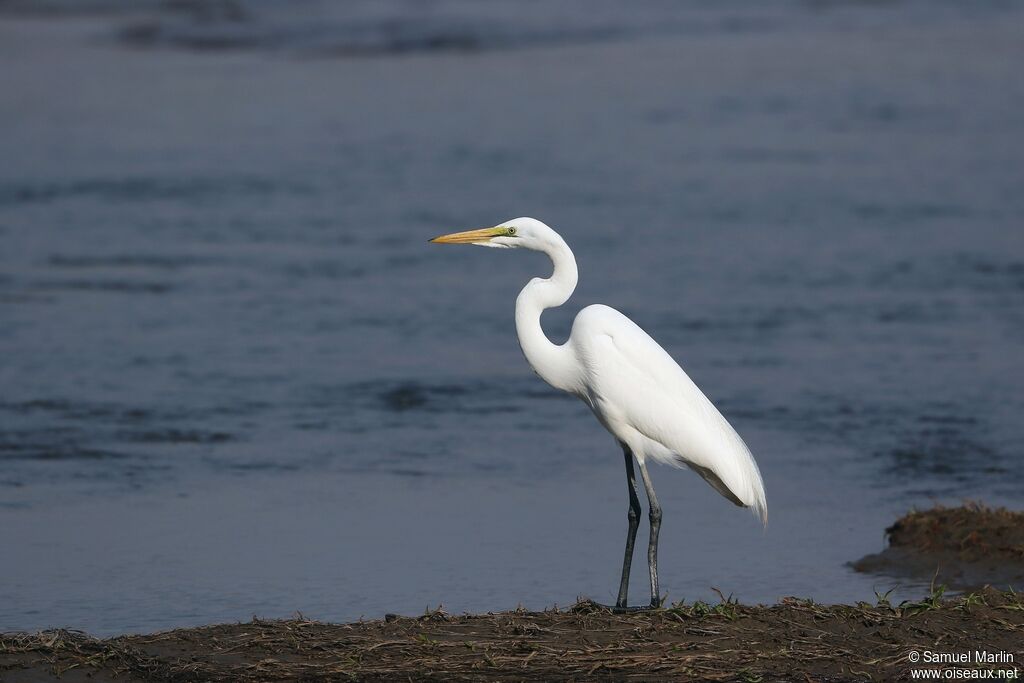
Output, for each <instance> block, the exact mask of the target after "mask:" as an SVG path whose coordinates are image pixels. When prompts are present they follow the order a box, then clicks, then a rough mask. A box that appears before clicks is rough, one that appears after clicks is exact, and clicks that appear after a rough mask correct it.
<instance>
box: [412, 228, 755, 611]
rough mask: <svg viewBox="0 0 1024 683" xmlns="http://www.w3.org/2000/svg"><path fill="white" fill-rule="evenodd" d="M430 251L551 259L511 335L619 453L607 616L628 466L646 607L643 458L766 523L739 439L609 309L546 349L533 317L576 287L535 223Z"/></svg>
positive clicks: (519, 302) (657, 516)
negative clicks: (528, 252) (622, 478)
mask: <svg viewBox="0 0 1024 683" xmlns="http://www.w3.org/2000/svg"><path fill="white" fill-rule="evenodd" d="M431 242H434V243H437V244H475V245H479V246H483V247H500V248H506V249H516V248H520V249H532V250H533V251H540V252H543V253H545V254H547V255H548V257H550V258H551V262H552V264H553V265H554V271H553V273H552V274H551V277H549V278H547V279H542V278H533V279H532V280H530V282H529V283H528V284H527V285H526V287H524V288H523V291H522V292H520V293H519V298H518V299H516V331H517V333H518V335H519V345H520V346H521V347H522V349H523V354H524V355H525V356H526V360H527V362H529V364H530V366H531V367H533V370H534V371H535V372H536V373H537V374H538V375H540V377H541V378H542V379H543V380H544V381H545V382H547V383H548V384H550V385H551V386H553V387H555V388H556V389H561V390H562V391H566V392H569V393H570V394H573V395H575V396H578V397H579V398H580V399H582V400H583V402H584V403H586V404H587V405H588V406H589V407H590V409H591V410H592V411H593V412H594V415H596V416H597V419H598V421H599V422H600V423H601V424H602V425H604V427H605V429H607V430H608V431H609V432H611V433H612V435H613V436H614V437H615V438H616V439H617V440H618V442H619V444H620V445H621V446H622V451H623V455H624V458H625V461H626V479H627V483H628V489H629V512H628V517H629V531H628V534H627V536H626V553H625V557H624V559H623V562H622V580H621V582H620V583H619V595H618V599H617V600H616V601H615V607H616V609H618V610H625V609H627V604H626V593H627V590H628V587H629V569H630V564H631V563H632V558H633V543H634V541H635V539H636V531H637V527H638V526H639V521H640V501H639V499H638V497H637V486H636V476H635V474H634V470H633V459H634V458H635V459H636V462H637V465H639V467H640V476H641V477H642V478H643V483H644V489H645V490H646V492H647V501H648V503H649V512H650V514H649V518H650V526H651V535H650V542H649V543H648V546H647V563H648V568H649V570H650V577H651V607H658V606H660V605H661V602H662V599H661V594H660V593H659V590H658V531H659V530H660V527H661V507H660V506H659V505H658V499H657V497H656V496H655V494H654V487H653V485H652V484H651V477H650V475H649V474H648V472H647V460H648V459H650V460H654V461H656V462H661V463H666V464H669V465H674V466H676V467H689V468H690V469H692V470H693V471H695V472H696V473H697V474H699V475H700V476H701V477H703V478H704V480H705V481H706V482H707V483H709V484H710V485H711V486H712V487H714V489H715V490H716V491H718V492H719V493H720V494H722V495H723V496H725V497H726V498H727V499H729V500H730V501H732V502H733V503H735V504H736V505H739V506H743V507H749V508H752V509H753V511H754V514H755V515H756V516H758V517H759V518H760V520H761V522H762V523H767V514H768V508H767V503H766V501H765V493H764V484H763V483H762V481H761V473H760V472H759V471H758V468H757V463H756V462H754V457H753V456H752V455H751V453H750V450H749V449H748V448H747V446H746V444H744V443H743V439H741V438H740V436H739V434H737V433H736V431H735V430H734V429H733V428H732V426H730V425H729V423H728V422H727V421H726V420H725V418H724V417H722V414H721V413H719V412H718V410H717V409H716V408H715V406H714V405H712V403H711V401H709V400H708V399H707V397H706V396H704V394H703V393H702V392H701V390H700V389H698V388H697V385H695V384H694V383H693V381H692V380H691V379H690V378H689V376H688V375H687V374H686V373H685V372H684V371H683V369H682V368H681V367H679V365H678V364H676V362H675V361H674V360H673V359H672V357H671V356H670V355H669V354H668V353H667V352H666V351H665V350H664V349H663V348H661V346H659V345H658V343H657V342H656V341H654V340H653V339H651V337H650V336H648V335H647V333H646V332H644V331H643V330H642V329H640V327H639V326H637V324H636V323H634V322H633V321H632V320H630V319H629V318H627V317H626V316H624V315H623V314H622V313H619V312H618V311H616V310H615V309H614V308H609V307H608V306H604V305H601V304H595V305H592V306H587V307H586V308H584V309H583V310H582V311H580V312H579V314H577V316H576V320H575V321H574V322H573V325H572V333H571V334H570V336H569V339H568V341H566V342H565V343H564V344H561V345H559V344H555V343H553V342H551V341H550V340H549V339H548V338H547V336H545V334H544V331H543V329H542V328H541V324H540V316H541V313H542V312H543V311H544V309H546V308H552V307H554V306H561V305H562V304H564V303H565V302H566V301H567V300H568V299H569V297H570V296H571V295H572V292H573V290H574V289H575V288H576V282H577V270H576V259H575V258H574V257H573V254H572V251H571V250H570V249H569V246H568V245H567V244H566V243H565V240H563V239H562V237H561V236H560V235H559V234H558V233H557V232H555V231H554V230H552V229H551V228H549V227H548V226H547V225H545V224H544V223H541V222H540V221H538V220H536V219H533V218H516V219H515V220H511V221H506V222H505V223H502V224H501V225H498V226H496V227H493V228H484V229H481V230H469V231H466V232H457V233H452V234H450V235H442V236H441V237H436V238H434V239H433V240H431Z"/></svg>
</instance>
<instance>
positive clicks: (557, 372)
mask: <svg viewBox="0 0 1024 683" xmlns="http://www.w3.org/2000/svg"><path fill="white" fill-rule="evenodd" d="M544 253H546V254H547V255H548V257H549V258H550V259H551V263H552V264H553V265H554V272H552V273H551V277H549V278H548V279H546V280H545V279H541V278H534V279H532V280H530V282H529V283H527V285H526V286H525V287H523V291H521V292H519V297H518V298H517V299H516V332H517V333H518V335H519V345H520V346H521V347H522V349H523V354H525V355H526V360H527V362H528V363H529V364H530V366H531V367H533V369H534V371H535V372H536V373H537V374H538V375H540V377H541V379H543V380H544V381H545V382H547V383H548V384H550V385H551V386H553V387H555V388H556V389H562V390H563V391H569V392H572V391H574V390H575V387H576V385H577V383H578V381H577V380H578V378H577V376H576V372H575V367H576V364H575V361H574V359H573V358H572V351H571V349H569V348H567V345H565V344H562V345H558V344H554V343H552V342H551V340H550V339H548V338H547V336H546V335H545V334H544V330H543V329H542V328H541V326H540V314H541V313H543V312H544V309H547V308H552V307H554V306H561V305H562V304H564V303H565V302H566V301H568V300H569V297H570V296H572V292H573V290H574V289H576V282H577V281H578V279H579V273H578V272H577V270H576V259H575V258H574V257H573V255H572V250H570V249H569V245H567V244H566V243H565V242H564V241H562V240H561V239H559V240H558V242H557V243H556V244H554V245H552V246H551V247H549V248H547V249H545V250H544Z"/></svg>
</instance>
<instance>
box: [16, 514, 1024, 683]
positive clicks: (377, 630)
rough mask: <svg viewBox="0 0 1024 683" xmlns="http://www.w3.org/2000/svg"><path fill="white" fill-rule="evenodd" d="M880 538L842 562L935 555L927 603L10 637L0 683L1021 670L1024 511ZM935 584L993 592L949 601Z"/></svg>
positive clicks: (582, 606)
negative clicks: (988, 657)
mask: <svg viewBox="0 0 1024 683" xmlns="http://www.w3.org/2000/svg"><path fill="white" fill-rule="evenodd" d="M887 534H888V537H889V548H888V549H886V550H885V551H883V552H882V553H879V554H877V555H871V556H868V557H867V558H864V559H862V560H860V561H858V562H857V563H854V564H853V566H854V567H855V568H856V569H857V570H859V571H874V570H876V569H878V570H881V571H883V572H884V573H889V574H891V573H900V572H903V573H905V574H915V573H918V572H921V571H924V570H927V571H928V572H932V573H933V572H934V571H935V570H934V567H935V566H936V565H935V563H936V562H937V561H938V562H939V567H940V571H939V572H938V574H935V575H934V576H935V578H936V582H935V583H933V588H932V591H931V594H929V595H926V596H923V597H922V598H920V599H918V600H910V601H903V602H900V603H899V604H894V603H893V602H891V601H890V600H889V599H888V597H887V596H886V595H879V596H876V599H874V600H873V601H872V602H870V603H869V602H860V603H857V604H854V605H823V604H819V603H815V602H813V601H811V600H804V599H799V598H786V599H783V600H782V601H781V602H779V603H777V604H774V605H769V606H765V605H758V606H749V605H741V604H739V603H737V602H735V601H733V600H731V599H729V598H726V597H724V596H723V598H722V599H721V600H720V601H719V602H717V603H715V604H710V603H705V602H695V603H686V602H681V603H677V604H674V605H671V606H667V607H665V608H663V609H659V610H655V611H644V612H635V613H629V614H614V613H612V612H611V611H609V610H608V609H606V608H604V607H601V606H599V605H596V604H595V603H593V602H590V601H586V600H583V601H580V602H578V603H577V604H575V605H574V606H572V607H570V608H568V609H565V610H557V609H551V610H546V611H543V612H528V611H526V610H517V611H513V612H502V613H492V614H482V615H461V616H457V615H451V614H447V613H445V612H444V611H443V610H440V609H438V610H436V611H432V612H428V613H426V614H423V615H422V616H418V617H406V616H398V615H387V616H386V618H384V619H381V620H375V621H360V622H358V623H351V624H327V623H321V622H316V621H309V620H304V619H291V620H280V621H278V620H272V621H267V620H254V621H252V622H250V623H244V624H227V625H217V626H204V627H198V628H184V629H177V630H173V631H167V632H163V633H156V634H149V635H129V636H121V637H117V638H109V639H97V638H93V637H90V636H88V635H87V634H84V633H82V632H79V631H71V630H52V631H43V632H40V633H35V634H26V633H10V634H3V635H0V680H4V681H6V680H12V681H24V682H28V683H32V682H36V681H54V680H60V681H72V682H75V681H96V682H103V681H175V682H178V681H214V682H216V681H243V682H245V681H328V680H331V681H333V680H359V681H390V680H429V681H453V680H455V681H475V680H504V681H550V680H644V681H650V680H673V681H678V680H712V681H746V682H752V681H776V680H795V681H863V680H909V679H910V676H911V670H912V669H915V668H917V669H920V668H941V667H942V666H946V667H948V666H950V665H949V664H945V665H935V664H928V665H924V664H923V663H921V662H918V663H916V664H915V663H914V662H913V660H912V658H913V656H914V654H913V653H923V652H937V653H964V652H968V653H970V652H975V651H978V650H984V651H986V652H990V653H1003V655H1005V656H1008V657H1009V660H1007V659H1005V658H1004V659H1003V660H1002V661H1000V662H997V663H979V662H973V663H971V664H969V665H966V664H961V665H957V666H958V667H959V668H971V669H989V670H996V669H999V670H1012V671H1014V672H1016V676H1017V677H1018V678H1019V677H1022V676H1024V669H1022V668H1021V667H1022V665H1024V593H1020V592H1016V591H1015V590H1014V588H1013V587H1014V586H1016V587H1017V588H1020V587H1021V585H1022V582H1021V581H1020V576H1021V574H1024V571H1022V564H1024V514H1021V513H1017V512H1010V511H1006V510H993V509H990V508H986V507H984V506H982V505H966V506H963V507H959V508H941V507H939V508H935V509H933V510H927V511H913V512H911V513H909V514H908V515H906V516H904V517H903V518H901V519H900V520H898V521H897V522H896V523H895V524H893V525H892V526H891V527H890V528H889V529H888V530H887ZM940 578H943V579H944V578H949V579H951V580H952V585H958V584H959V585H967V584H970V583H971V582H975V581H978V580H982V579H996V580H995V581H988V582H989V583H994V584H995V585H996V586H999V587H998V588H994V587H991V586H986V587H984V588H981V589H979V590H974V591H970V592H964V593H962V594H961V595H958V596H955V597H949V595H948V593H947V592H946V586H945V585H943V584H942V583H941V582H939V579H940ZM968 673H970V672H968ZM984 673H985V672H983V671H982V672H976V674H978V675H981V674H984ZM968 677H971V676H968ZM974 677H978V676H977V675H976V676H974Z"/></svg>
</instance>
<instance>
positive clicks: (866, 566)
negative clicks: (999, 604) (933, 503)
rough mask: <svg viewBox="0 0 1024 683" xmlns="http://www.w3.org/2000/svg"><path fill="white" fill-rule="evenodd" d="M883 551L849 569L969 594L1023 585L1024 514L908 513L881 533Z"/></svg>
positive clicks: (974, 510) (978, 508)
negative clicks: (885, 544) (923, 581)
mask: <svg viewBox="0 0 1024 683" xmlns="http://www.w3.org/2000/svg"><path fill="white" fill-rule="evenodd" d="M885 533H886V537H887V538H888V547H887V548H886V549H885V550H883V551H882V552H880V553H874V554H871V555H867V556H866V557H862V558H861V559H859V560H857V561H856V562H853V563H851V566H852V567H853V568H854V569H855V570H856V571H859V572H868V573H873V574H883V575H887V576H892V577H910V578H916V579H930V580H931V582H932V584H933V585H945V586H949V587H950V588H952V589H955V590H961V591H970V590H977V589H979V588H982V587H984V586H994V587H996V588H1001V589H1004V590H1006V589H1011V588H1018V589H1019V588H1021V587H1022V586H1024V513H1021V512H1014V511H1011V510H1005V509H1002V508H989V507H987V506H985V505H982V504H980V503H967V504H965V505H962V506H960V507H942V506H937V507H934V508H932V509H930V510H913V511H911V512H909V513H907V514H906V515H904V516H903V517H901V518H900V519H898V520H896V522H895V523H894V524H893V525H892V526H890V527H889V528H888V529H886V530H885Z"/></svg>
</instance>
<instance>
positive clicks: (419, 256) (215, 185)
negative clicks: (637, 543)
mask: <svg viewBox="0 0 1024 683" xmlns="http://www.w3.org/2000/svg"><path fill="white" fill-rule="evenodd" d="M126 5H127V3H126ZM131 6H132V9H130V10H129V9H127V8H126V6H125V5H121V4H119V3H118V2H113V1H112V2H102V3H90V4H88V5H86V6H83V5H81V4H72V3H62V2H55V1H54V2H29V1H19V2H8V3H3V4H0V131H2V132H0V159H3V160H4V162H3V163H2V164H0V464H2V467H0V520H2V523H0V577H2V581H0V629H36V628H43V627H49V626H72V627H76V628H83V629H86V630H89V631H92V632H95V633H98V634H111V633H121V632H131V631H144V630H153V629H161V628H168V627H172V626H178V625H189V624H201V623H209V622H214V621H230V620H239V619H248V618H249V617H251V616H252V615H254V614H256V615H260V616H264V617H282V616H288V615H290V614H293V613H294V612H296V611H301V612H302V613H303V614H305V615H306V616H309V617H315V618H322V619H331V620H349V619H355V618H358V617H359V616H361V615H365V616H367V617H379V616H380V615H381V614H383V613H384V612H388V611H394V612H403V613H418V612H420V611H422V610H423V609H424V608H425V607H427V606H428V605H429V606H432V607H436V606H437V605H438V604H444V606H445V607H446V608H447V609H448V610H450V611H456V612H458V611H463V610H497V609H505V608H512V607H515V606H516V605H517V604H523V605H525V606H527V607H532V608H541V607H544V606H549V605H551V604H555V603H557V604H561V605H564V604H567V603H570V602H572V601H573V600H575V598H576V597H577V596H578V595H586V596H590V597H593V598H595V599H598V600H602V601H611V600H614V596H615V591H616V589H617V582H618V571H619V567H620V559H621V555H620V553H621V546H622V542H623V540H624V536H625V528H626V519H625V516H626V515H625V512H626V495H625V485H624V483H623V479H624V477H623V476H622V475H623V473H622V462H621V456H620V454H619V451H618V449H617V447H616V445H615V444H614V442H613V441H612V440H611V438H610V437H609V436H608V435H607V433H605V432H604V431H603V430H602V429H601V428H600V427H599V426H598V425H597V423H596V422H595V421H594V419H593V417H592V415H591V414H590V413H589V411H587V409H586V408H585V407H584V406H583V404H582V403H580V402H579V401H577V400H575V399H572V398H567V397H563V396H561V395H559V394H558V393H557V392H555V391H554V390H552V389H550V388H548V387H547V386H546V385H545V384H544V383H543V382H541V381H540V380H539V379H538V378H536V377H535V376H534V375H533V374H532V373H531V372H530V370H529V368H528V367H527V365H526V363H525V361H524V360H523V358H522V356H521V354H520V351H519V349H518V345H517V343H516V340H515V333H514V325H513V316H512V313H513V304H514V300H515V295H516V293H517V292H518V290H519V288H520V287H521V286H522V285H523V284H524V283H525V282H526V281H527V280H528V279H529V278H530V277H533V276H535V275H546V269H547V268H548V265H547V263H546V262H545V261H544V259H543V257H539V256H537V255H533V254H526V253H521V252H508V251H500V250H483V249H469V248H465V249H456V248H440V247H432V246H429V245H427V244H426V240H427V238H429V237H431V236H434V235H436V234H439V233H441V232H448V231H451V230H457V229H465V228H471V227H480V226H484V225H492V224H494V223H496V222H499V221H502V220H505V219H507V218H511V217H515V216H520V215H532V216H536V217H538V218H540V219H542V220H544V221H546V222H548V223H549V224H551V225H552V226H554V227H555V228H556V229H558V230H559V231H561V232H562V234H563V235H564V236H565V237H566V239H567V241H568V242H569V244H570V245H571V246H572V247H573V249H574V250H575V252H576V256H577V259H578V261H579V267H580V274H581V282H580V287H579V289H578V290H577V293H576V295H575V296H574V297H573V299H572V300H571V301H570V303H569V304H568V305H567V306H566V307H565V310H556V311H550V312H548V313H547V314H546V315H545V317H544V324H545V326H546V328H547V330H548V332H549V334H550V335H551V336H552V337H554V338H557V339H559V340H560V339H562V338H564V337H565V336H566V335H567V333H568V329H569V326H570V324H571V320H572V316H573V315H574V314H575V312H576V311H577V310H578V309H579V308H580V307H582V306H583V305H586V304H588V303H593V302H603V303H607V304H610V305H613V306H615V307H617V308H619V309H620V310H622V311H623V312H625V313H626V314H627V315H629V316H630V317H632V318H633V319H634V320H636V321H637V322H638V323H639V324H640V325H641V326H643V327H644V328H646V329H647V330H648V331H649V332H650V333H651V334H652V335H653V336H654V337H655V338H656V339H658V340H659V341H660V342H661V343H662V344H663V345H664V346H665V347H666V348H667V349H668V350H669V351H670V352H671V353H672V354H673V355H674V356H675V357H676V358H677V359H678V360H679V361H680V362H681V364H682V365H683V366H684V367H685V368H686V369H687V370H688V371H689V373H690V374H691V376H692V377H693V378H694V379H695V381H697V383H698V384H699V385H701V386H702V387H703V388H704V389H705V391H706V393H707V394H708V395H709V396H710V397H711V398H712V399H713V400H714V401H715V402H716V403H717V404H718V405H719V407H720V408H721V409H722V411H723V412H724V413H725V414H726V416H727V417H728V418H729V419H730V420H731V421H732V423H733V424H734V425H735V427H736V428H737V429H738V431H739V432H740V433H741V434H742V435H743V436H744V438H745V439H746V440H747V442H748V444H749V445H750V446H751V448H752V450H753V451H754V453H755V455H756V456H757V459H758V462H759V463H760V466H761V470H762V472H763V474H764V478H765V483H766V486H767V490H768V502H769V525H768V528H767V530H766V531H764V530H761V529H760V528H759V527H758V525H757V524H756V523H755V522H754V520H753V519H751V517H750V515H749V514H747V513H745V512H743V511H740V510H737V509H735V508H734V507H732V506H731V505H729V504H728V503H727V502H726V501H724V500H723V499H721V498H720V497H718V496H717V494H715V493H714V492H713V491H711V490H710V489H709V488H708V487H707V486H706V485H705V484H704V483H703V482H702V481H700V480H699V478H697V477H695V476H693V475H692V474H690V473H687V472H684V471H675V470H671V469H667V468H660V467H659V468H656V470H655V471H654V472H653V474H654V478H655V485H656V486H657V489H658V491H659V495H660V497H661V499H662V505H663V507H664V508H665V515H666V518H665V522H664V526H663V531H662V552H661V572H662V584H663V589H664V590H666V591H667V592H668V594H669V598H670V599H672V600H677V599H681V598H686V599H688V600H693V599H698V598H699V599H708V598H713V597H714V593H713V591H712V587H717V588H720V589H721V590H723V591H724V592H725V593H727V594H728V593H730V592H731V593H734V594H735V595H736V596H737V597H739V598H740V599H742V600H744V601H751V602H757V601H764V602H769V601H774V600H776V599H778V598H779V597H781V596H785V595H793V594H795V595H801V596H810V597H814V598H816V599H819V600H823V601H840V600H858V599H872V598H873V591H874V590H875V589H879V590H887V589H888V588H890V587H892V586H893V585H895V584H897V583H898V582H897V580H896V579H890V578H886V577H878V576H864V575H859V574H856V573H854V572H852V570H850V569H849V568H848V567H847V566H846V565H845V563H846V562H848V561H850V560H854V559H857V558H858V557H860V556H862V555H864V554H866V553H868V552H873V551H876V550H878V549H880V548H881V547H882V545H883V543H884V539H883V529H884V528H885V526H886V525H887V524H888V523H889V522H890V521H891V520H892V519H893V518H894V517H895V516H896V515H898V514H901V513H902V512H903V511H905V510H906V509H907V508H909V507H910V506H912V505H919V506H927V505H930V504H932V502H934V501H943V502H956V501H958V500H959V499H962V498H980V499H983V500H985V501H988V502H990V503H1002V504H1008V505H1016V506H1018V507H1020V506H1021V505H1024V491H1022V488H1021V484H1020V482H1021V481H1022V480H1024V479H1022V478H1024V459H1022V447H1024V427H1022V422H1021V420H1020V416H1021V414H1022V408H1024V398H1022V395H1021V391H1020V387H1021V380H1022V379H1024V356H1022V352H1021V348H1022V342H1024V305H1022V304H1024V253H1022V247H1024V239H1022V235H1024V232H1022V230H1021V225H1022V219H1024V170H1022V169H1024V165H1022V164H1024V117H1022V116H1021V115H1020V112H1021V111H1024V80H1022V79H1021V78H1020V71H1019V68H1020V64H1021V63H1024V43H1022V42H1021V41H1020V40H1019V37H1020V34H1019V31H1018V30H1017V28H1018V27H1019V26H1020V25H1021V21H1022V20H1024V11H1022V10H1021V9H1019V8H1018V7H1017V6H1016V5H1012V4H1006V3H984V2H983V3H971V4H970V5H969V6H966V5H964V4H963V3H952V2H950V3H944V2H895V3H864V4H860V3H821V2H806V3H778V4H775V5H773V6H772V7H771V9H768V8H766V7H764V5H763V4H762V3H747V4H742V3H740V4H730V5H729V8H728V9H726V8H722V7H721V6H719V5H716V4H710V3H697V2H694V3H671V4H667V3H666V4H661V3H657V2H650V3H645V4H643V5H640V6H638V9H636V10H631V11H629V12H627V11H626V10H625V9H622V7H621V6H620V5H618V4H617V3H607V4H596V5H594V4H588V5H587V7H588V11H586V12H584V11H581V8H582V6H581V5H573V4H572V3H564V4H562V3H560V4H558V5H557V6H541V5H533V4H530V5H526V6H522V5H510V4H494V3H488V4H487V5H486V6H480V5H477V4H476V3H461V2H451V1H448V2H440V3H432V4H430V5H429V6H418V7H413V6H410V5H407V4H405V3H353V4H350V5H347V6H341V7H340V8H339V6H338V5H336V4H334V3H319V2H307V3H306V4H305V5H304V7H305V9H306V12H304V13H301V12H289V13H287V14H285V13H284V12H282V11H281V10H280V9H278V6H276V5H275V4H274V3H268V2H260V1H258V0H252V1H248V2H242V3H236V4H235V5H233V6H228V5H224V6H221V5H217V6H216V7H217V9H210V8H207V9H203V8H202V6H201V5H199V4H197V5H196V6H190V5H188V3H174V4H173V6H170V8H169V9H168V8H167V6H165V5H164V4H162V3H156V2H153V3H142V4H141V5H139V4H132V5H131ZM83 7H84V9H83ZM231 7H234V9H231ZM524 7H525V8H526V9H524ZM71 10H74V11H73V12H72V11H71ZM644 533H646V532H644ZM643 537H644V535H643V534H641V538H643ZM642 566H643V562H642V554H638V557H637V567H638V570H637V571H636V572H635V581H634V585H633V593H632V595H633V599H634V600H635V601H643V600H646V597H645V591H646V589H645V587H644V582H645V579H644V576H643V574H644V572H643V571H642ZM901 585H902V588H901V591H903V592H905V593H907V594H914V593H916V592H919V591H920V590H921V586H919V585H914V584H907V583H906V582H903V583H902V584H901Z"/></svg>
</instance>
